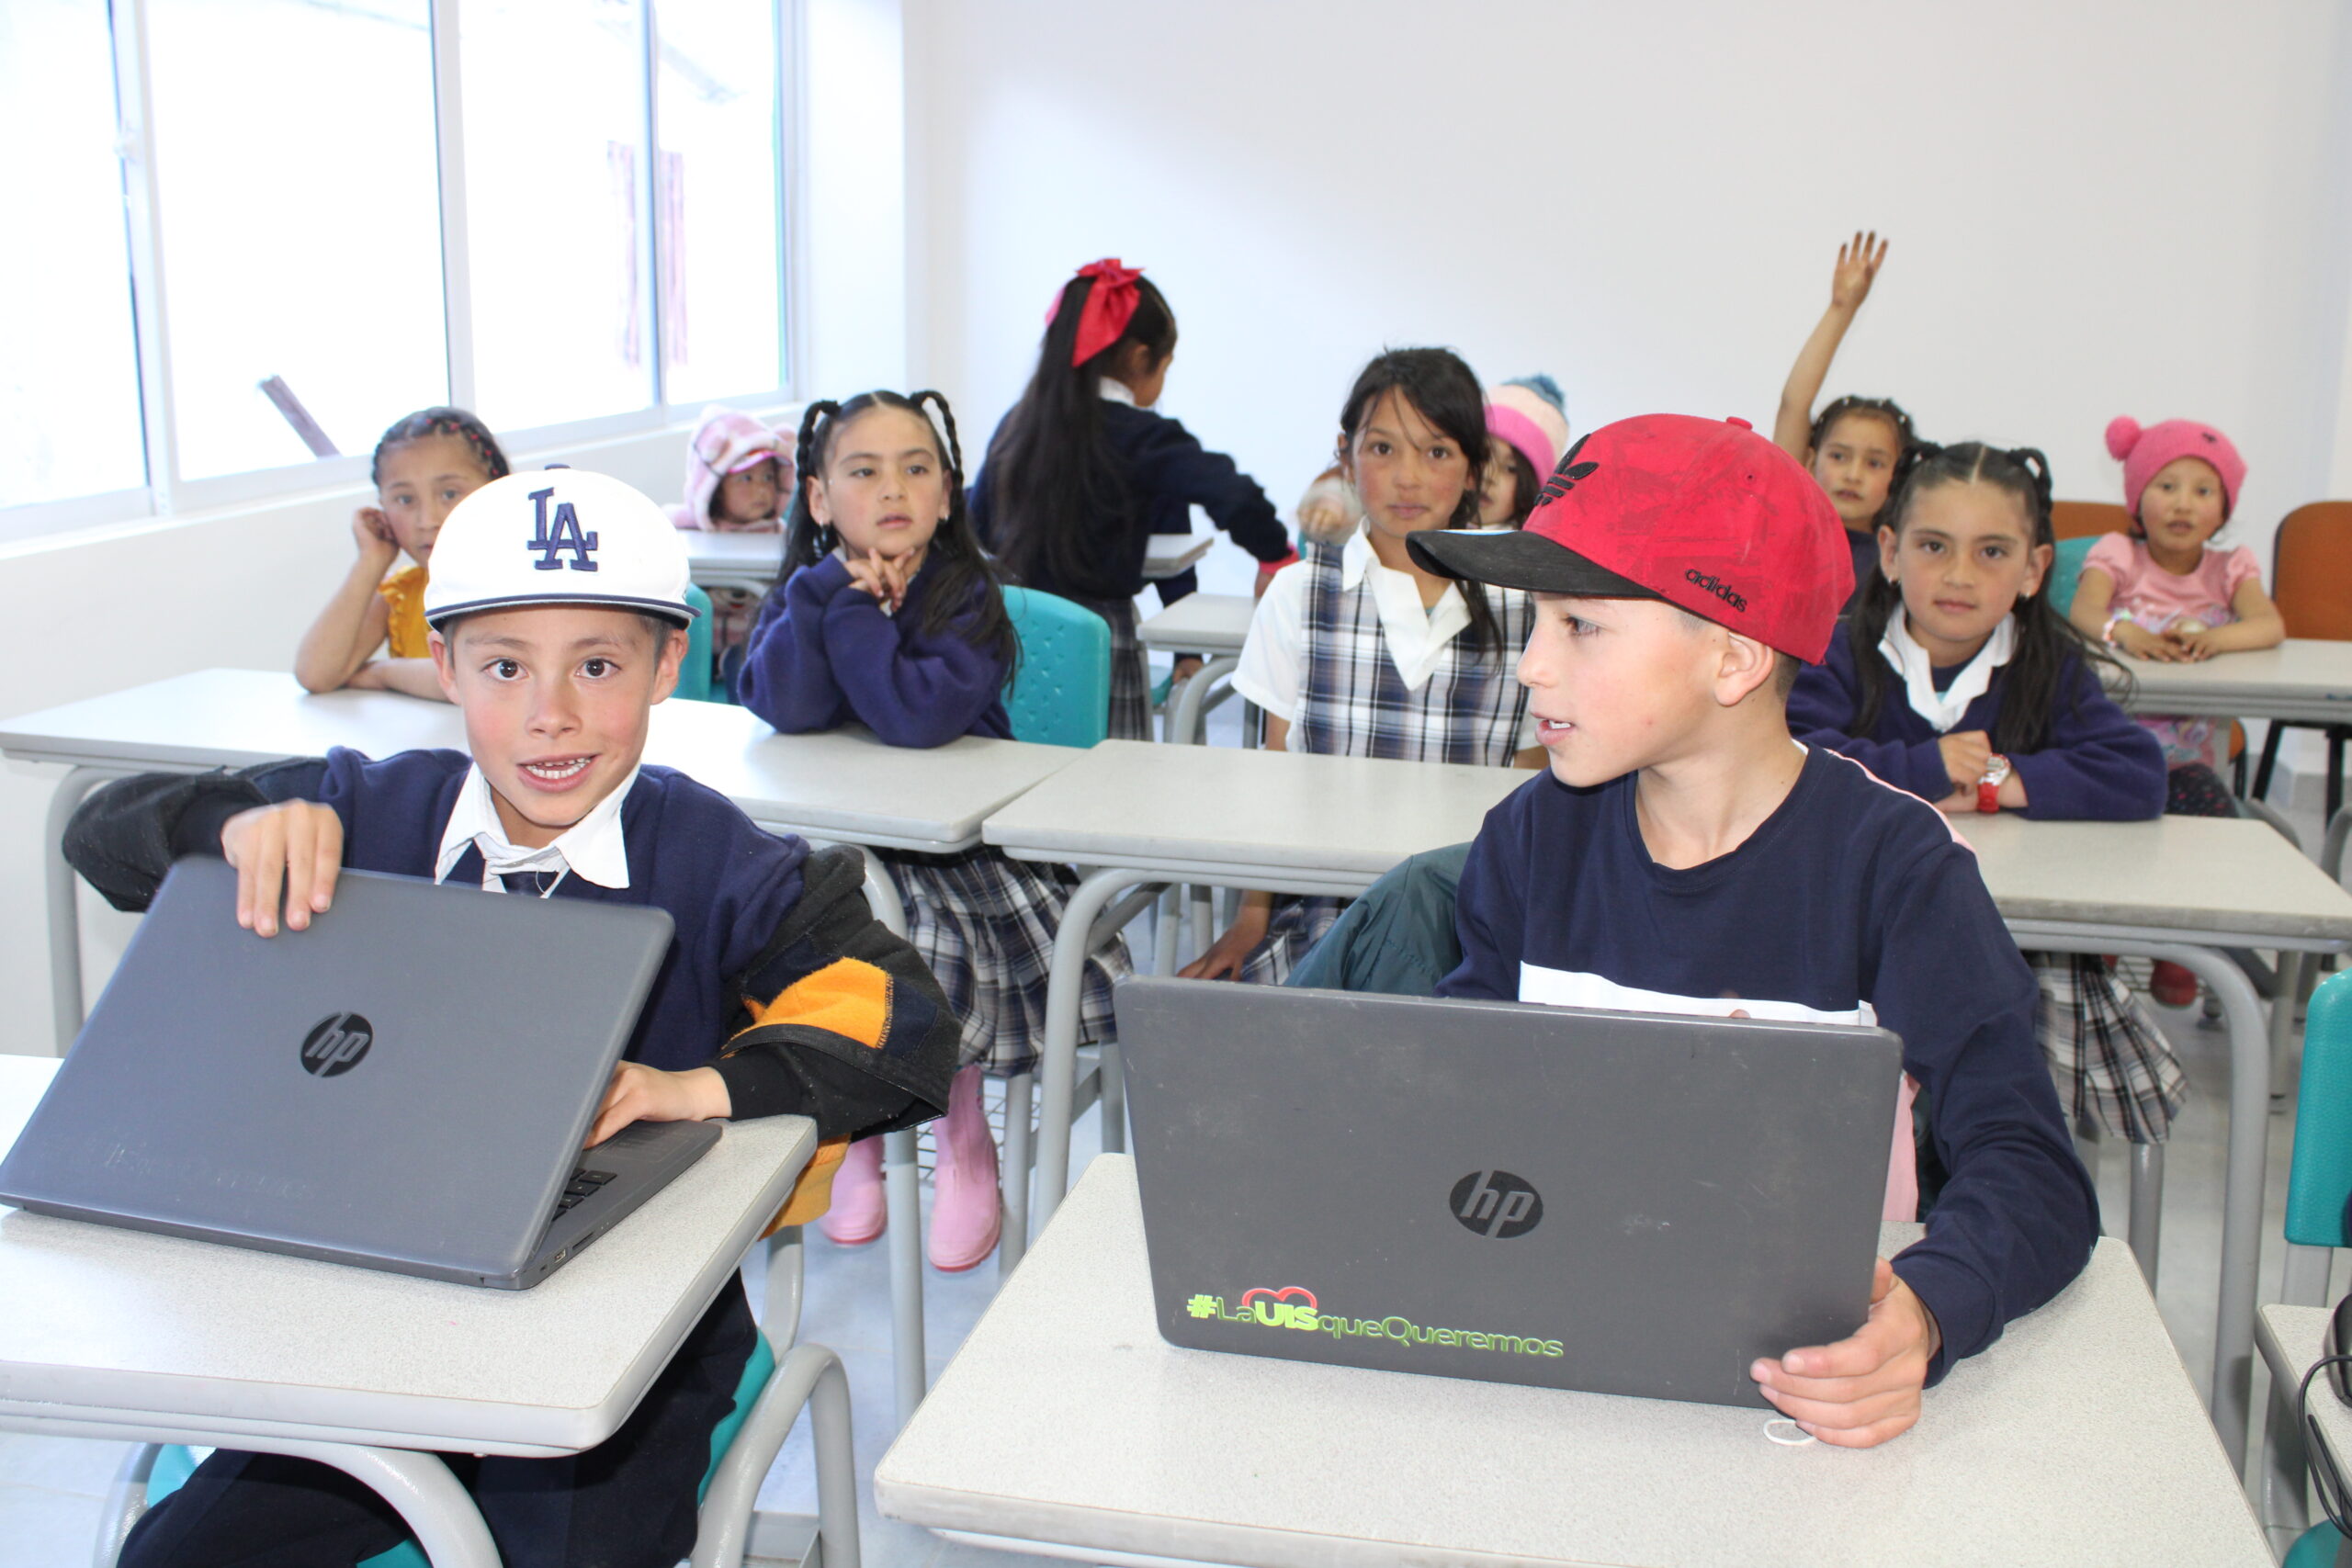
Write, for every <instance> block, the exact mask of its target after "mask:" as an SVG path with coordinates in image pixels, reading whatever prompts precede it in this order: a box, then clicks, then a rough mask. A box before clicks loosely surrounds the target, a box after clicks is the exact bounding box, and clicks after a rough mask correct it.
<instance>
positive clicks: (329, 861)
mask: <svg viewBox="0 0 2352 1568" xmlns="http://www.w3.org/2000/svg"><path fill="white" fill-rule="evenodd" d="M220 855H221V858H222V859H224V860H226V861H227V862H228V863H230V864H231V865H233V866H235V867H236V868H237V923H238V924H239V925H241V926H243V927H244V928H245V929H246V930H247V931H252V932H254V934H256V935H258V936H275V935H277V904H278V899H279V897H281V896H282V897H284V898H285V901H286V925H287V929H288V930H289V931H300V930H302V929H303V928H304V927H306V926H308V925H309V924H310V923H311V916H312V915H314V914H324V913H325V912H326V908H327V906H328V905H329V904H331V903H333V902H334V883H335V877H336V875H337V874H339V873H341V871H342V870H343V818H340V817H337V816H336V815H335V814H334V807H331V806H321V805H320V804H319V803H318V802H316V801H313V800H288V801H281V802H280V803H279V804H277V805H276V806H256V807H254V808H253V809H252V810H251V811H240V812H238V813H237V814H236V815H235V816H234V817H232V818H229V820H228V821H227V822H225V823H223V824H222V825H221V828H220Z"/></svg>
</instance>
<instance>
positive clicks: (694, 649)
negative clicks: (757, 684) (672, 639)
mask: <svg viewBox="0 0 2352 1568" xmlns="http://www.w3.org/2000/svg"><path fill="white" fill-rule="evenodd" d="M686 603H687V604H691V605H693V606H694V607H695V609H697V610H699V611H701V612H702V614H700V615H696V616H695V624H694V625H693V626H688V627H687V628H686V661H685V662H684V664H681V665H680V666H678V689H677V691H676V692H675V693H674V694H673V695H676V696H681V697H684V698H685V699H686V700H687V701H688V702H695V703H708V702H724V701H725V700H726V699H725V698H724V697H713V696H712V695H711V694H710V671H711V658H710V595H709V594H707V593H705V592H703V591H702V590H701V589H699V588H696V587H695V585H694V584H692V583H688V584H687V585H686Z"/></svg>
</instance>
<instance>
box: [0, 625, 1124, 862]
mask: <svg viewBox="0 0 2352 1568" xmlns="http://www.w3.org/2000/svg"><path fill="white" fill-rule="evenodd" d="M465 744H466V738H465V727H464V725H463V723H462V722H461V720H460V719H459V717H458V711H457V710H456V709H455V708H452V707H449V706H447V705H444V704H441V703H429V702H421V701H419V700H417V699H416V698H414V697H406V696H401V695H400V694H397V693H392V692H332V693H329V694H326V695H324V696H311V695H310V694H307V693H305V692H304V691H303V690H302V689H301V687H300V685H298V684H296V682H295V681H294V678H293V677H292V676H291V675H287V674H283V673H279V672H277V671H262V670H199V671H194V672H192V673H190V674H187V675H178V676H174V677H173V678H172V679H170V680H167V681H157V682H153V683H151V684H148V685H144V686H136V687H133V688H132V689H130V691H127V692H117V693H114V694H110V695H107V696H103V697H92V698H90V699H88V700H87V701H85V702H78V703H69V704H67V705H64V706H62V707H54V708H49V709H46V710H44V711H42V712H40V713H31V714H26V715H23V716H19V717H17V718H13V719H6V720H0V751H5V752H6V754H7V755H8V756H10V757H14V758H17V759H19V760H24V761H43V762H75V763H86V764H91V765H94V766H97V767H107V768H119V769H126V770H137V769H141V768H214V767H232V768H236V767H245V766H248V765H250V764H252V763H254V762H265V761H271V760H273V759H276V758H279V757H311V756H317V755H320V754H321V753H322V752H324V751H325V750H327V749H328V748H329V747H332V746H349V747H354V748H356V749H357V750H362V751H366V752H368V754H369V755H371V756H377V757H382V756H389V755H390V754H391V753H392V752H394V751H401V750H408V749H410V748H412V747H421V746H444V747H451V748H455V749H457V750H463V749H464V748H465ZM1080 755H1081V753H1080V752H1078V751H1075V750H1070V749H1069V748H1068V747H1061V746H1035V745H1028V744H1024V743H1023V742H1021V741H1018V740H984V739H978V738H977V737H972V736H966V737H964V738H963V739H958V740H955V741H951V742H950V743H949V744H947V745H945V746H943V747H940V748H938V749H937V750H931V751H923V752H913V751H907V750H901V749H899V748H895V747H889V746H885V745H883V744H882V743H881V742H880V741H878V740H876V739H874V737H873V736H872V735H870V734H868V733H866V732H865V730H863V729H857V728H850V729H842V730H836V731H833V732H831V733H830V734H824V735H778V734H776V733H775V731H774V730H772V729H770V728H768V727H767V726H766V725H765V724H763V723H762V722H761V721H760V719H759V718H758V717H757V716H754V715H752V714H751V713H750V712H748V711H746V710H745V709H742V708H739V707H731V706H729V705H726V704H724V703H690V702H667V703H663V704H662V705H661V706H659V707H657V708H655V709H654V710H653V725H652V732H651V735H650V738H649V739H648V740H647V743H646V750H645V760H646V761H649V762H659V763H661V764H662V765H664V766H667V767H673V768H676V769H678V770H680V771H681V772H683V773H687V774H688V775H690V776H692V777H694V778H695V779H698V780H700V781H701V782H702V783H704V784H708V785H709V786H710V787H711V788H713V789H715V790H717V791H718V792H719V793H720V794H722V795H726V796H727V797H728V798H729V799H730V800H732V801H734V802H735V804H736V805H738V806H740V807H742V808H743V810H744V811H745V812H746V813H747V814H748V815H750V816H751V817H752V819H753V820H755V821H758V822H761V823H763V824H765V825H767V826H771V827H776V828H784V829H792V830H794V831H798V832H805V833H808V834H810V835H812V836H815V837H819V838H827V839H835V840H842V841H844V842H852V843H862V844H876V845H880V846H883V847H886V848H896V849H916V850H927V851H933V852H938V851H946V850H957V849H965V848H968V847H970V846H971V845H972V844H975V843H977V842H978V841H979V830H980V823H981V821H982V819H983V818H986V817H987V816H988V815H989V813H990V812H992V811H994V810H995V809H997V808H998V807H1001V806H1002V805H1003V804H1004V803H1005V802H1006V801H1008V800H1011V799H1012V798H1013V797H1014V796H1015V795H1020V794H1021V793H1022V792H1023V791H1024V790H1026V789H1028V788H1030V787H1031V786H1032V785H1034V784H1036V783H1037V782H1038V781H1039V780H1040V779H1043V778H1045V777H1046V776H1047V775H1049V774H1051V773H1055V772H1056V771H1057V770H1058V769H1060V768H1062V767H1064V766H1066V765H1068V764H1069V762H1070V761H1072V760H1073V759H1075V758H1077V757H1079V756H1080Z"/></svg>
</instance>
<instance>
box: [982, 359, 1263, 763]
mask: <svg viewBox="0 0 2352 1568" xmlns="http://www.w3.org/2000/svg"><path fill="white" fill-rule="evenodd" d="M1102 394H1103V442H1104V444H1105V445H1106V446H1108V447H1109V448H1110V452H1111V457H1112V464H1113V467H1114V469H1115V470H1116V471H1117V473H1118V475H1119V478H1120V482H1121V484H1122V486H1123V487H1124V490H1125V507H1124V509H1123V510H1122V511H1121V513H1119V514H1118V515H1115V516H1109V517H1105V518H1103V520H1102V522H1101V525H1100V528H1099V530H1098V531H1097V532H1096V533H1095V534H1094V535H1093V536H1091V538H1090V539H1089V541H1088V543H1089V545H1090V546H1091V549H1090V550H1089V557H1090V558H1089V560H1088V562H1087V564H1086V568H1085V570H1083V571H1081V572H1080V573H1079V574H1078V575H1077V576H1075V577H1072V578H1069V579H1068V580H1064V579H1061V578H1057V577H1054V576H1052V575H1050V574H1049V573H1047V572H1046V571H1045V570H1043V569H1042V568H1041V569H1040V570H1036V571H1033V572H1032V573H1031V574H1030V576H1029V579H1028V583H1027V585H1028V586H1029V587H1032V588H1036V589H1041V590H1043V591H1044V592H1047V593H1055V594H1059V595H1060V596H1061V597H1063V598H1065V599H1071V600H1075V601H1077V602H1078V603H1079V604H1083V605H1085V606H1086V608H1088V609H1090V610H1091V611H1093V612H1094V613H1095V614H1096V615H1101V616H1102V617H1103V619H1104V620H1105V621H1107V622H1109V623H1110V626H1111V715H1110V721H1111V722H1110V735H1111V739H1114V740H1148V739H1151V682H1150V680H1149V678H1148V672H1147V670H1146V667H1145V661H1144V650H1143V645H1142V644H1141V643H1139V642H1137V641H1136V608H1135V598H1136V594H1138V593H1140V592H1143V589H1144V583H1145V581H1146V579H1145V577H1144V574H1143V564H1144V557H1145V555H1146V554H1147V553H1148V551H1149V550H1150V547H1151V539H1152V536H1153V535H1155V534H1190V533H1191V532H1192V531H1193V507H1195V506H1198V507H1200V508H1201V509H1202V510H1203V511H1204V512H1206V513H1208V514H1209V520H1210V521H1211V522H1212V523H1214V524H1216V526H1218V527H1220V528H1222V529H1224V530H1225V531H1226V532H1227V533H1228V534H1230V535H1232V536H1233V542H1234V543H1235V544H1238V545H1239V546H1240V547H1242V548H1243V549H1245V550H1248V551H1249V552H1250V554H1251V555H1253V556H1255V557H1256V558H1258V559H1259V560H1260V561H1261V562H1262V563H1266V564H1269V565H1272V564H1274V563H1277V562H1280V561H1283V560H1286V559H1288V558H1290V554H1291V548H1290V535H1289V532H1288V531H1287V530H1286V529H1284V528H1283V524H1282V519H1281V518H1280V517H1279V516H1277V515H1276V514H1275V513H1274V503H1273V502H1271V501H1269V500H1267V499H1266V492H1265V491H1262V490H1261V489H1259V488H1258V481H1257V480H1255V479H1251V478H1250V476H1249V475H1247V474H1245V473H1243V472H1242V471H1241V470H1240V469H1239V468H1237V467H1236V466H1235V464H1234V461H1233V459H1232V458H1230V457H1227V456H1226V455H1225V454H1224V453H1222V452H1211V451H1209V450H1208V449H1206V448H1205V447H1204V446H1202V445H1201V444H1200V441H1199V440H1198V438H1196V437H1195V436H1194V435H1193V434H1192V432H1190V431H1188V430H1186V429H1185V428H1184V427H1183V426H1182V424H1180V423H1177V422H1176V421H1174V420H1172V419H1170V418H1167V417H1166V416H1165V415H1162V414H1157V413H1154V412H1151V411H1150V410H1149V409H1141V408H1137V407H1136V400H1135V394H1134V393H1132V392H1130V391H1129V390H1127V389H1126V386H1125V384H1124V383H1123V382H1119V381H1114V380H1111V379H1110V378H1104V379H1103V382H1102ZM991 489H992V487H991V486H990V484H989V466H988V465H987V464H983V465H981V468H980V472H979V477H978V479H975V480H974V481H973V484H972V490H971V495H970V508H971V518H972V526H973V527H974V528H975V529H977V530H978V533H979V536H980V540H981V542H982V543H983V544H985V545H987V546H988V547H989V548H990V549H992V550H998V549H1001V539H1000V535H999V529H998V526H997V525H998V524H999V522H1000V519H999V518H998V516H997V514H996V513H997V507H996V502H995V501H994V500H993V498H992V496H991V493H990V491H991ZM1196 581H1197V580H1196V579H1195V577H1194V575H1193V573H1192V572H1191V571H1190V570H1186V571H1182V572H1179V573H1178V574H1177V575H1175V576H1174V577H1170V578H1164V579H1161V580H1159V581H1157V582H1155V583H1153V584H1152V586H1153V587H1155V588H1156V589H1158V590H1159V602H1160V603H1161V604H1175V603H1176V602H1177V601H1178V600H1179V599H1182V598H1183V597H1184V596H1185V595H1186V594H1188V593H1191V592H1193V588H1194V586H1195V583H1196Z"/></svg>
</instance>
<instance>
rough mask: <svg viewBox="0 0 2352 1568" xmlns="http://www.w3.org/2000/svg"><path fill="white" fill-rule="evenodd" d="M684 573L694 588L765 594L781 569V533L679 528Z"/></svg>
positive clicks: (782, 564) (782, 540) (782, 538)
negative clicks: (684, 562)
mask: <svg viewBox="0 0 2352 1568" xmlns="http://www.w3.org/2000/svg"><path fill="white" fill-rule="evenodd" d="M678 537H679V538H681V539H683V540H684V541H685V545H686V574H687V575H688V576H689V577H691V578H692V579H693V580H694V583H695V587H697V588H741V589H745V590H747V591H749V592H753V593H765V592H767V591H768V589H769V588H770V587H772V586H774V584H775V580H776V574H777V573H779V572H781V571H782V570H784V536H783V535H782V534H780V533H779V534H738V533H726V534H721V533H713V532H710V531H709V530H707V529H701V528H681V529H679V530H678Z"/></svg>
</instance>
